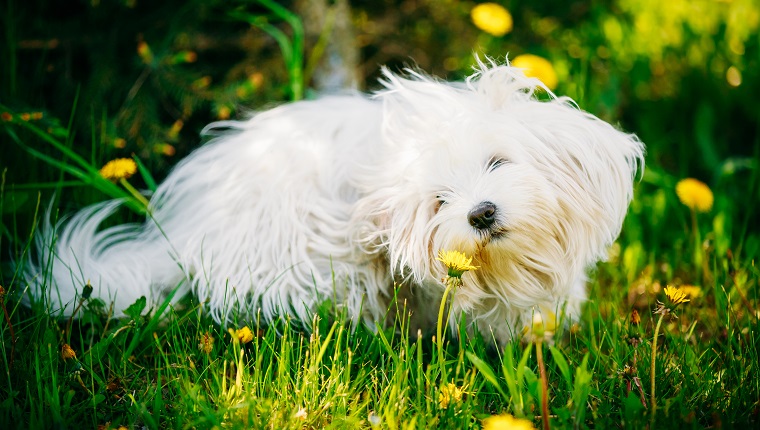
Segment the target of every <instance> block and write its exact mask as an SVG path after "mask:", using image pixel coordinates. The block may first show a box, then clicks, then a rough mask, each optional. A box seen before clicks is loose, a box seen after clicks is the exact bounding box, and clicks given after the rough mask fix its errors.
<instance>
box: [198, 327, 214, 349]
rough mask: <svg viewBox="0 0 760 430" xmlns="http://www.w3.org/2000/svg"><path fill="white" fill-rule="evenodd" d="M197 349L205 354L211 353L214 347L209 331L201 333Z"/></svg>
mask: <svg viewBox="0 0 760 430" xmlns="http://www.w3.org/2000/svg"><path fill="white" fill-rule="evenodd" d="M198 349H200V350H201V352H204V353H205V354H206V355H208V354H210V353H211V351H212V350H213V349H214V337H213V336H211V333H209V332H206V333H203V334H202V335H201V341H200V343H199V344H198Z"/></svg>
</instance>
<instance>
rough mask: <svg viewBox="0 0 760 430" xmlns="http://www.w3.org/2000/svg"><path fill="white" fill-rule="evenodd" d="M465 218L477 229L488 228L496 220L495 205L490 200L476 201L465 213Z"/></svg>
mask: <svg viewBox="0 0 760 430" xmlns="http://www.w3.org/2000/svg"><path fill="white" fill-rule="evenodd" d="M467 220H468V221H469V222H470V225H471V226H473V227H475V228H477V229H479V230H486V229H488V228H490V227H491V226H492V225H493V223H494V222H495V221H496V205H495V204H493V203H491V202H480V203H478V204H477V205H476V206H475V207H474V208H472V210H471V211H470V213H468V214H467Z"/></svg>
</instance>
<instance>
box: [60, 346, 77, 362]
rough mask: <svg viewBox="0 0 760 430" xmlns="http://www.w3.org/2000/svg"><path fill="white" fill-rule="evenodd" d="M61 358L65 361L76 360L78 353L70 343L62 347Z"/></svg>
mask: <svg viewBox="0 0 760 430" xmlns="http://www.w3.org/2000/svg"><path fill="white" fill-rule="evenodd" d="M61 358H62V359H64V360H69V359H72V358H73V359H76V358H77V353H76V352H74V350H73V349H72V348H71V347H70V346H69V344H68V343H64V344H63V346H62V347H61Z"/></svg>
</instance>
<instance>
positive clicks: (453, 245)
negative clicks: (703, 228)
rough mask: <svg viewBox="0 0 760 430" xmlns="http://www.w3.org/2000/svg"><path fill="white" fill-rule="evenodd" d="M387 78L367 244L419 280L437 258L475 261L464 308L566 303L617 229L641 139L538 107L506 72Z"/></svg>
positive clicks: (437, 270) (437, 271) (565, 102)
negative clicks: (488, 303)
mask: <svg viewBox="0 0 760 430" xmlns="http://www.w3.org/2000/svg"><path fill="white" fill-rule="evenodd" d="M385 76H386V82H385V85H386V87H387V89H386V90H384V91H383V92H381V93H379V95H378V97H380V98H381V99H382V100H383V103H384V106H385V110H384V122H383V133H384V144H385V145H387V146H386V147H385V148H384V150H383V151H381V153H382V154H383V156H384V157H386V158H385V159H382V160H378V161H379V162H378V163H377V164H376V165H375V167H374V168H373V171H372V173H371V175H370V176H372V180H373V181H374V185H373V191H372V192H371V193H370V194H369V195H368V196H367V197H366V198H364V199H363V200H362V201H361V202H360V203H359V205H358V208H359V209H358V212H359V213H361V216H363V217H364V218H365V219H366V220H371V222H372V225H373V226H374V228H372V229H367V230H365V232H366V235H365V237H364V239H365V241H367V242H370V243H373V244H375V246H377V245H380V246H381V247H382V248H383V249H384V250H385V252H387V255H388V259H389V261H390V264H391V265H392V266H393V269H394V270H395V271H396V272H397V273H403V274H404V275H406V276H410V277H412V278H413V279H414V280H415V281H417V282H424V281H425V280H431V279H440V278H441V277H443V276H444V275H445V271H444V268H443V266H442V265H441V264H440V262H438V261H436V256H437V254H438V251H439V250H442V249H445V250H459V251H462V252H465V253H466V254H468V255H471V256H473V257H474V260H473V264H475V265H478V266H480V270H478V271H476V272H471V273H468V274H466V275H465V277H464V281H465V285H464V288H463V289H462V291H461V292H460V293H458V295H457V297H458V300H459V301H460V305H461V307H462V308H464V309H466V308H467V307H468V305H471V304H474V303H476V302H478V301H481V300H483V299H484V298H487V297H491V298H497V299H499V300H507V301H509V302H510V304H511V305H513V306H522V307H528V306H533V305H535V304H537V303H540V302H542V301H544V302H548V301H551V300H552V297H564V296H565V295H566V294H567V291H568V290H567V289H568V288H569V285H570V284H571V283H573V282H577V278H578V276H579V275H581V274H582V273H583V271H584V270H585V269H586V268H587V267H588V266H589V265H590V264H593V263H595V262H596V261H598V260H599V259H601V258H603V257H604V256H605V255H606V249H607V247H608V246H609V245H610V244H611V243H612V242H613V241H614V240H615V238H616V237H617V235H618V234H619V232H620V228H621V224H622V222H623V218H624V216H625V213H626V211H627V207H628V204H629V203H630V200H631V198H632V193H633V191H632V189H633V181H634V178H635V176H636V172H637V170H639V168H640V167H641V166H642V164H643V145H642V144H641V143H640V142H639V141H638V139H637V138H636V137H635V136H633V135H630V134H626V133H623V132H621V131H619V130H617V129H615V128H614V127H613V126H611V125H610V124H608V123H606V122H604V121H602V120H600V119H599V118H597V117H595V116H593V115H590V114H588V113H585V112H582V111H581V110H579V109H578V108H577V107H576V106H575V105H574V103H573V102H572V101H571V100H569V99H567V98H555V97H552V98H551V99H550V100H549V101H539V100H537V99H536V97H535V95H534V91H535V90H536V89H537V88H539V87H541V86H542V85H541V83H540V82H539V81H538V80H536V79H531V78H526V77H525V76H524V75H523V73H522V72H521V71H520V70H519V69H516V68H513V67H510V66H496V65H493V64H489V65H484V64H481V65H480V70H478V71H477V72H476V73H475V74H474V75H473V76H471V77H470V78H469V79H468V80H467V81H466V82H464V83H460V84H452V83H445V82H439V81H436V80H433V79H431V78H427V77H424V76H422V75H419V74H416V73H412V76H411V78H401V77H398V76H396V75H394V74H392V73H390V72H386V75H385ZM544 90H545V91H547V93H548V94H551V93H549V92H548V90H547V89H545V88H544Z"/></svg>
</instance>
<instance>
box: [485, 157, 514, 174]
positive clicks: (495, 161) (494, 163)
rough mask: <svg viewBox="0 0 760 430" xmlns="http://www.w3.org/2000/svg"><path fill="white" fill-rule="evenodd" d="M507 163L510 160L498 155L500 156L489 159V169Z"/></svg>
mask: <svg viewBox="0 0 760 430" xmlns="http://www.w3.org/2000/svg"><path fill="white" fill-rule="evenodd" d="M507 163H509V160H507V159H506V158H504V157H498V156H494V157H491V159H490V160H488V171H489V172H490V171H492V170H495V169H498V168H499V167H501V166H503V165H505V164H507Z"/></svg>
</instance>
